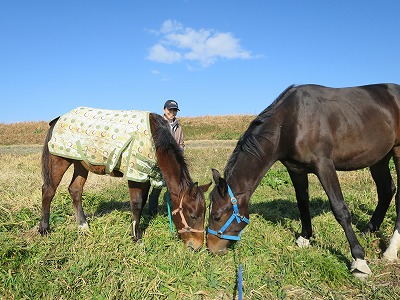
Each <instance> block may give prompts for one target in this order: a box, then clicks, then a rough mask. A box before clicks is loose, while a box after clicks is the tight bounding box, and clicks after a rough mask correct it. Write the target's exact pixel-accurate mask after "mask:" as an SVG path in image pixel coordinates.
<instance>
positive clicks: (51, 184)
mask: <svg viewBox="0 0 400 300" xmlns="http://www.w3.org/2000/svg"><path fill="white" fill-rule="evenodd" d="M70 165H71V162H70V161H69V160H67V159H64V158H62V157H58V156H54V155H51V154H49V153H47V155H44V156H43V157H42V175H43V185H42V213H41V220H40V223H39V229H38V231H39V233H40V234H42V235H45V234H47V233H48V232H49V231H50V225H49V219H50V204H51V201H52V200H53V197H54V195H55V193H56V190H57V187H58V185H59V184H60V181H61V179H62V177H63V176H64V174H65V172H66V171H67V169H68V168H69V166H70Z"/></svg>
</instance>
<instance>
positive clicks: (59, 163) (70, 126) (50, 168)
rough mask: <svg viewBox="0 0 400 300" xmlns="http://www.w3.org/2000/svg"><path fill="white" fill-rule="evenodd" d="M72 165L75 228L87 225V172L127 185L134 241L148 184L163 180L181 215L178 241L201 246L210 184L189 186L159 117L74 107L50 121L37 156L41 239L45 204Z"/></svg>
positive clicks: (45, 229) (47, 213)
mask: <svg viewBox="0 0 400 300" xmlns="http://www.w3.org/2000/svg"><path fill="white" fill-rule="evenodd" d="M71 164H73V165H74V173H73V176H72V181H71V183H70V185H69V193H70V195H71V198H72V201H73V205H74V211H75V217H76V220H77V222H78V225H79V227H80V228H85V227H87V226H88V225H87V221H86V217H85V214H84V212H83V208H82V193H83V186H84V184H85V182H86V179H87V176H88V173H89V172H93V173H95V174H100V175H105V174H107V175H110V176H115V177H125V178H126V179H127V180H128V187H129V195H130V206H131V213H132V221H133V222H132V224H133V225H132V226H133V228H132V237H133V239H134V240H135V241H137V240H140V239H141V236H142V233H141V231H140V228H139V221H140V217H141V213H142V210H143V206H144V205H145V203H146V200H147V196H148V192H149V188H150V184H151V185H153V186H158V187H159V186H161V185H162V184H163V178H164V179H165V183H166V185H167V187H168V189H169V191H170V194H171V200H172V201H171V204H172V208H173V209H178V210H181V211H182V214H175V215H173V222H174V224H175V225H176V227H177V228H178V229H179V230H178V233H179V235H180V237H181V238H182V240H183V241H184V243H185V244H186V245H187V246H190V247H192V248H194V249H197V248H200V247H201V245H202V244H203V238H204V215H205V200H204V191H206V190H207V189H208V187H209V185H205V186H200V187H199V186H198V184H197V183H193V181H192V179H191V178H190V174H189V172H188V169H187V166H186V163H185V160H184V158H183V156H182V154H181V152H180V150H179V147H178V145H177V144H176V142H175V139H174V138H173V136H172V135H171V132H170V128H169V125H168V124H167V123H166V121H165V120H164V119H163V118H162V117H161V116H160V115H157V114H153V113H149V112H143V111H137V110H128V111H126V110H103V109H95V108H89V107H78V108H76V109H74V110H72V111H71V112H69V113H66V114H64V115H62V116H61V117H59V118H57V119H55V120H53V121H51V122H50V129H49V131H48V134H47V137H46V140H45V144H44V147H43V154H42V174H43V182H44V183H43V186H42V218H41V221H40V224H39V232H40V233H42V234H45V233H47V232H48V231H49V216H50V203H51V200H52V199H53V197H54V194H55V191H56V189H57V187H58V185H59V183H60V181H61V179H62V177H63V175H64V173H65V172H66V170H67V169H68V167H69V166H70V165H71ZM160 171H161V173H162V176H161V173H160Z"/></svg>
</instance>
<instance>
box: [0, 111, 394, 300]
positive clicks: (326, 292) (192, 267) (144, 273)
mask: <svg viewBox="0 0 400 300" xmlns="http://www.w3.org/2000/svg"><path fill="white" fill-rule="evenodd" d="M236 117H237V119H234V118H233V117H232V118H229V119H230V120H235V121H237V122H239V123H232V124H233V125H232V124H231V125H230V126H228V124H226V123H225V124H222V121H226V118H222V119H223V120H222V121H221V122H220V119H219V117H218V118H217V117H216V118H214V119H213V118H212V117H207V118H209V119H208V120H207V121H206V118H202V119H201V120H200V119H198V120H196V119H195V118H193V119H190V118H188V119H187V120H184V121H182V124H185V133H186V132H187V134H186V136H192V137H193V138H190V139H188V140H190V141H188V143H187V149H186V151H185V156H186V159H187V162H188V164H189V168H190V172H191V175H192V178H193V179H195V180H196V181H199V182H200V183H206V182H209V181H210V180H211V172H210V168H212V167H213V168H217V169H219V170H220V171H221V172H222V171H223V168H224V166H225V164H226V161H227V159H228V157H229V155H230V153H231V152H232V150H233V145H234V143H232V142H230V141H225V142H220V141H218V142H217V141H215V142H211V143H210V142H209V141H208V142H207V141H206V142H204V141H194V140H195V139H196V138H194V137H196V136H197V137H199V138H198V139H201V140H220V139H224V140H231V139H236V138H237V137H238V134H239V135H240V133H237V132H236V131H233V130H232V128H234V129H235V130H241V132H243V131H244V129H245V128H246V127H247V125H248V122H250V120H251V117H250V116H236ZM202 122H204V124H203V123H202ZM246 122H247V123H246ZM40 124H41V125H43V126H42V127H41V125H40ZM201 124H203V125H201ZM205 124H214V125H213V126H215V127H213V128H214V129H212V130H211V129H210V128H207V127H206V125H205ZM28 125H29V126H28ZM39 125H40V126H39ZM201 126H204V128H206V130H203V129H201V128H202V127H201ZM210 126H211V125H210ZM9 127H12V129H9ZM5 128H7V129H5ZM32 128H33V129H32ZM238 128H240V129H238ZM242 128H243V129H242ZM42 129H43V131H42ZM46 129H47V124H46V122H39V123H34V122H33V123H26V124H25V123H21V124H8V125H5V124H0V134H1V138H2V139H1V144H2V146H0V157H1V159H2V162H3V163H2V164H1V166H0V186H1V189H0V245H1V247H0V298H1V299H235V298H237V268H238V265H239V264H242V266H243V294H244V299H399V298H400V286H399V282H400V263H399V262H391V263H390V262H387V261H385V260H382V259H381V258H380V256H381V253H382V249H384V248H385V245H387V242H388V239H389V238H390V236H391V234H392V231H393V226H394V220H395V209H394V204H393V203H392V205H391V206H390V209H389V211H388V214H387V216H386V218H385V220H384V222H383V224H382V226H381V231H380V233H379V234H374V235H362V234H361V233H360V230H362V229H363V227H364V225H365V224H366V223H367V222H368V220H369V218H370V216H371V213H372V212H373V210H374V208H375V205H376V198H377V196H376V191H375V186H374V184H373V182H372V179H371V176H370V175H369V172H368V170H360V171H356V172H340V173H339V179H340V181H341V184H342V188H343V193H344V196H345V198H346V201H347V204H348V206H349V209H350V210H351V212H352V214H353V224H354V228H355V230H356V233H357V235H358V237H359V240H360V242H361V244H362V245H363V246H364V248H365V250H366V259H367V261H368V263H369V265H370V267H371V270H372V272H373V274H372V275H371V277H370V278H369V280H368V281H366V282H361V281H358V280H357V279H355V278H353V277H352V275H351V274H350V273H349V271H348V267H349V264H350V263H351V255H350V249H349V246H348V243H347V240H346V238H345V235H344V233H343V230H342V229H341V228H340V226H339V225H338V223H337V222H336V220H335V218H334V217H333V214H332V213H331V211H330V208H329V203H328V201H327V197H326V195H325V194H324V192H323V190H322V188H321V186H320V184H319V183H318V181H317V179H316V177H315V176H313V175H311V176H310V196H311V212H312V217H313V229H314V238H313V239H312V241H311V244H312V247H311V248H309V249H300V248H298V247H297V246H296V245H295V239H296V237H297V234H298V233H299V232H300V221H299V213H298V210H297V205H296V200H295V194H294V190H293V187H292V185H291V182H290V179H289V176H288V174H287V172H286V170H285V168H284V167H283V166H282V165H281V164H279V163H277V164H275V165H274V166H273V168H272V169H271V170H270V171H269V172H268V173H267V174H266V176H265V177H264V178H263V180H262V182H261V184H260V186H259V187H258V188H257V190H256V191H255V193H254V195H253V197H252V199H251V206H250V222H251V223H250V225H249V226H247V227H246V229H245V231H244V233H243V235H242V241H241V243H240V244H239V245H237V246H236V247H235V248H234V249H231V250H230V251H229V253H228V254H227V255H225V256H222V257H218V256H214V255H212V254H210V253H209V252H208V251H207V250H206V249H204V248H203V249H202V250H200V251H197V252H193V251H191V250H188V249H186V248H185V247H184V246H183V244H182V242H180V241H179V240H178V239H177V238H176V237H174V236H172V235H171V233H170V231H169V223H168V216H167V210H166V204H165V203H163V202H162V201H160V209H159V214H158V215H157V216H156V217H154V218H151V217H150V216H148V215H146V214H144V215H143V218H142V229H144V230H145V232H144V237H143V244H142V245H137V244H133V243H132V240H131V237H130V228H131V223H130V222H131V220H130V213H129V201H128V197H129V196H128V191H127V184H126V182H125V181H124V180H123V179H116V178H111V177H108V176H98V175H93V174H90V175H89V179H88V182H87V184H86V186H85V193H84V203H83V205H84V209H85V212H86V214H87V215H88V220H89V222H90V229H91V231H90V233H89V234H82V233H80V232H78V230H77V226H76V223H75V219H74V216H73V209H72V204H71V200H70V197H69V194H68V192H67V185H68V183H69V180H70V178H71V175H72V172H70V171H72V170H70V171H68V174H67V175H66V176H65V177H64V179H63V181H62V183H61V186H60V188H59V189H58V192H57V194H56V196H55V198H54V200H53V203H52V211H51V220H50V224H51V226H52V229H53V230H52V233H51V234H50V235H48V236H46V237H41V236H40V235H38V233H37V225H38V223H39V220H40V205H41V199H40V198H41V195H40V193H41V184H42V181H41V175H40V150H41V146H40V145H38V144H39V142H38V140H40V141H41V140H42V139H43V137H44V133H45V130H46ZM186 129H187V130H186ZM5 130H8V131H7V132H9V133H8V134H4V132H5ZM196 130H197V131H196ZM217 130H221V131H219V133H218V132H217ZM224 130H225V131H224ZM195 131H196V134H194V133H193V132H195ZM13 135H14V140H13V141H14V142H12V143H11V142H10V141H11V140H12V138H11V137H10V136H13ZM16 135H20V136H21V137H22V136H23V135H26V138H25V139H19V138H17V137H16ZM29 136H30V137H29ZM28 137H29V138H28ZM39 137H40V138H39ZM35 139H37V140H35ZM24 141H25V142H24ZM207 203H209V200H208V195H207Z"/></svg>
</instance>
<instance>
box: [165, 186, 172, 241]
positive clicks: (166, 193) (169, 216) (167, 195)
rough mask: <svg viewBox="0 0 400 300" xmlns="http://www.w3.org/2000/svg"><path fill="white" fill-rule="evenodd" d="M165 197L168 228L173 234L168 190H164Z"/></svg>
mask: <svg viewBox="0 0 400 300" xmlns="http://www.w3.org/2000/svg"><path fill="white" fill-rule="evenodd" d="M165 195H166V198H167V208H168V219H169V230H170V231H171V235H174V227H173V225H172V214H171V196H170V194H169V191H168V189H167V191H166V192H165Z"/></svg>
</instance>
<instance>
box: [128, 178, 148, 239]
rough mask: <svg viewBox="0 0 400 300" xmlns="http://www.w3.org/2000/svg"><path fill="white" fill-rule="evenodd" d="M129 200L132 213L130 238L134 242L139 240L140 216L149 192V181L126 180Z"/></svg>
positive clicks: (140, 234) (140, 233)
mask: <svg viewBox="0 0 400 300" xmlns="http://www.w3.org/2000/svg"><path fill="white" fill-rule="evenodd" d="M128 187H129V200H130V206H131V215H132V239H133V241H134V242H137V241H141V239H142V232H141V230H140V226H139V225H140V217H141V216H142V211H143V207H144V205H145V203H146V200H147V196H148V194H149V189H150V183H149V182H135V181H130V180H129V181H128Z"/></svg>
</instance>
